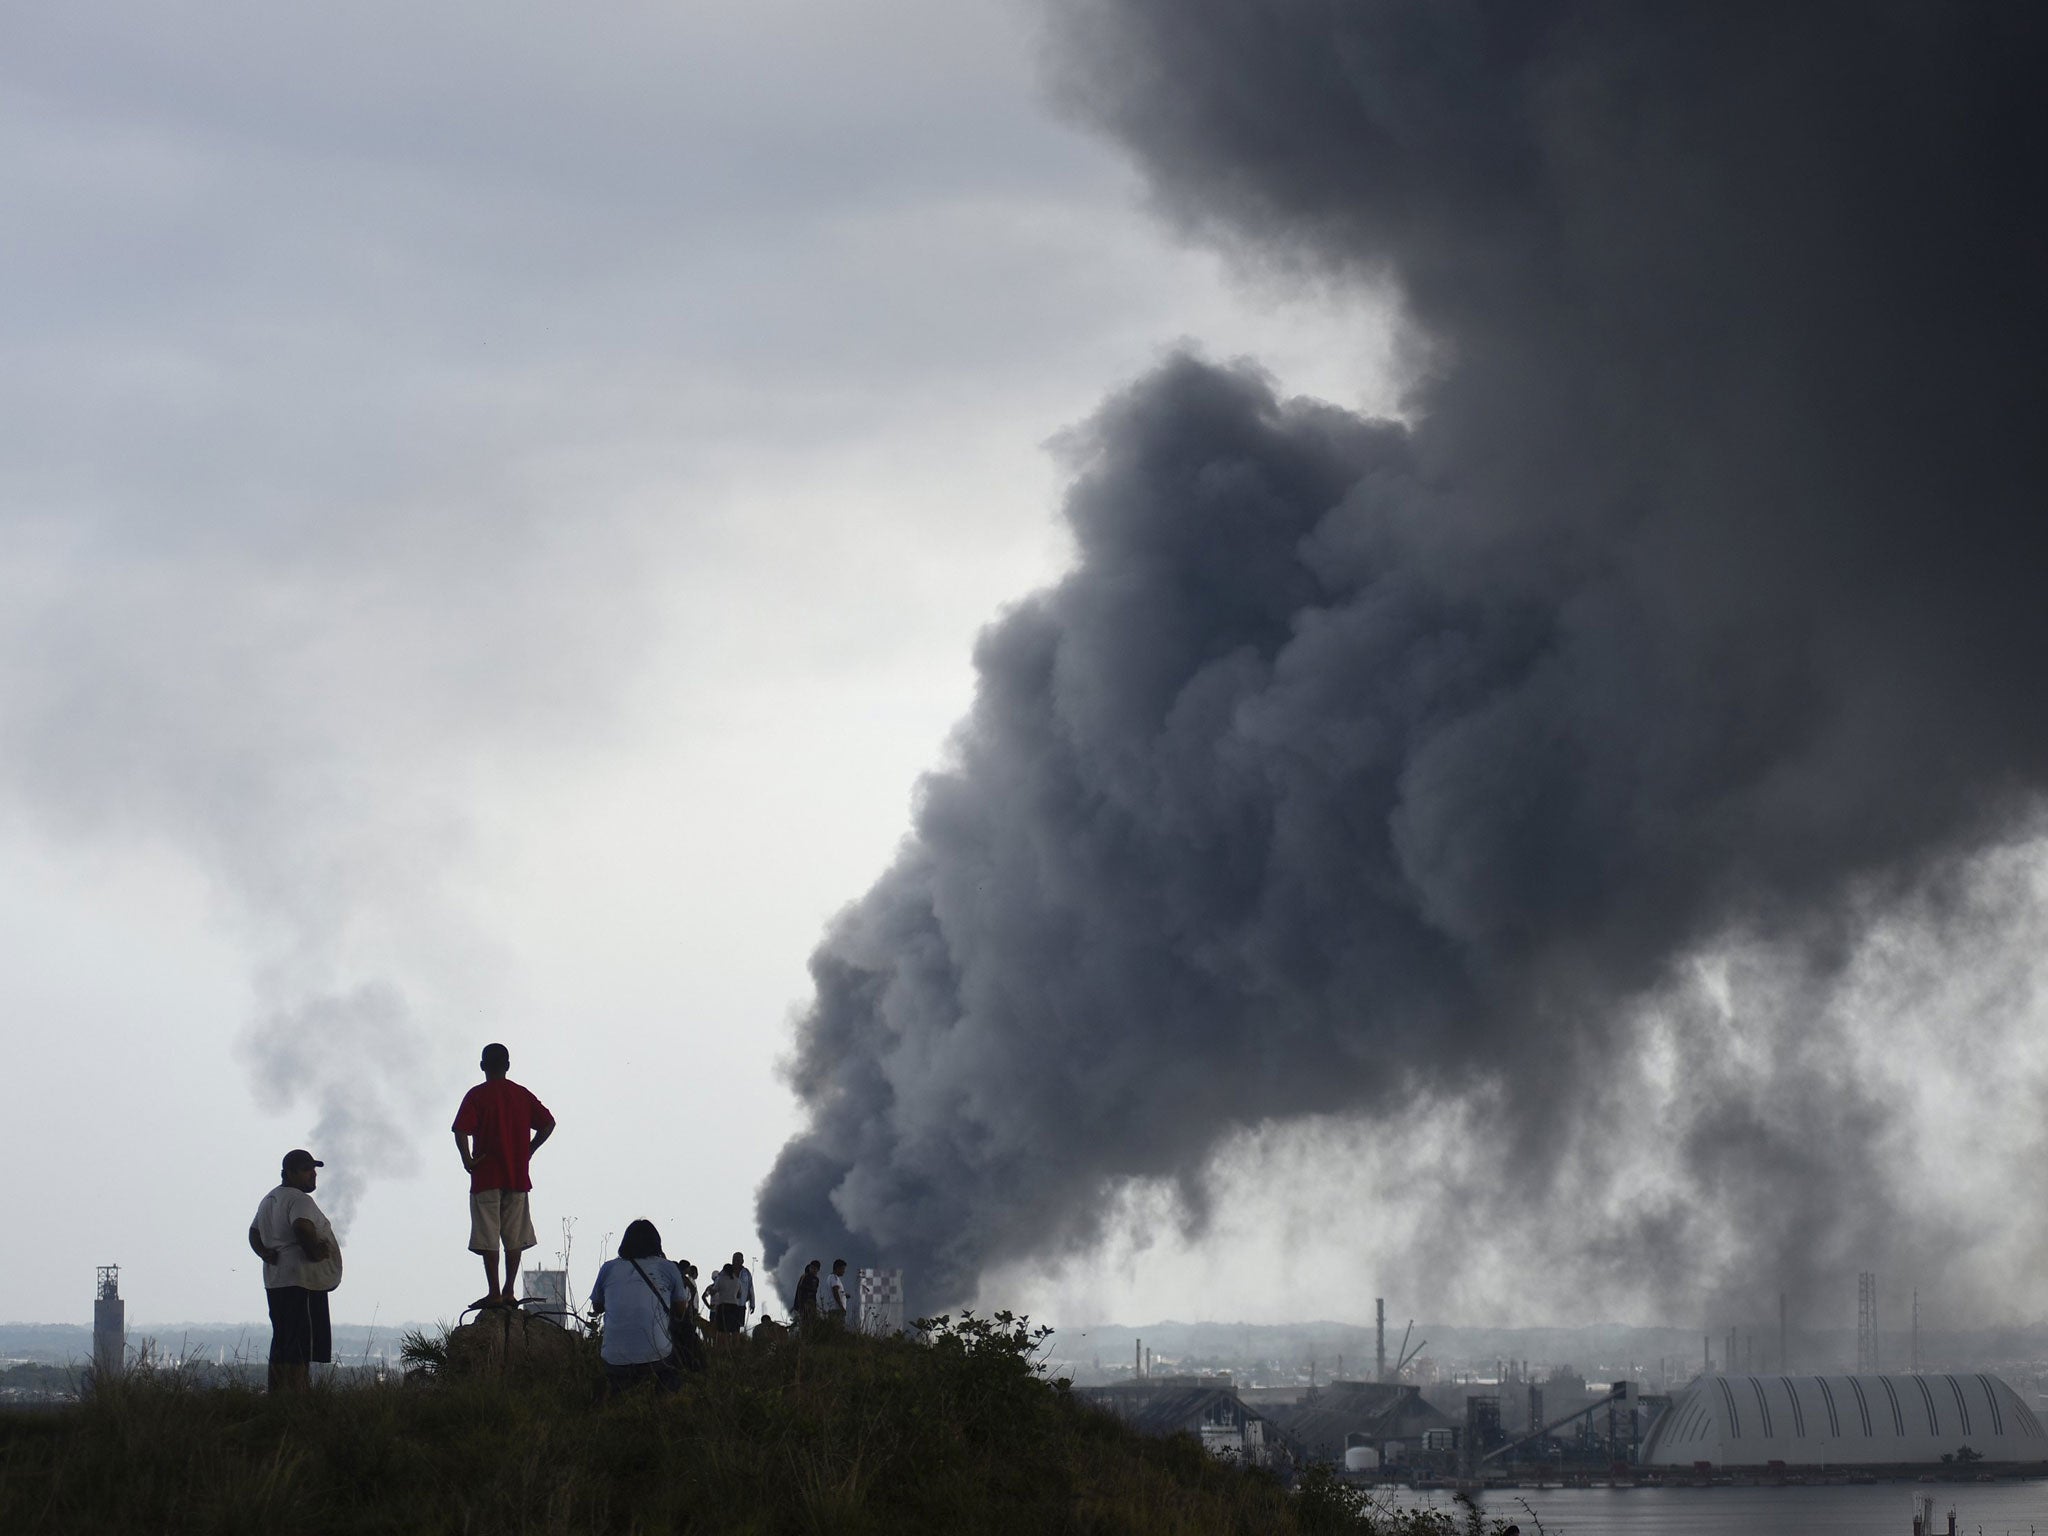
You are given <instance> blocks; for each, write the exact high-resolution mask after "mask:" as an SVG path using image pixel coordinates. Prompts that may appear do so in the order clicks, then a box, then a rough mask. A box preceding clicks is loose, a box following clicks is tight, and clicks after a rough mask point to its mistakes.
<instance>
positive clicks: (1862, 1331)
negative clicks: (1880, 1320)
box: [1856, 1270, 1878, 1376]
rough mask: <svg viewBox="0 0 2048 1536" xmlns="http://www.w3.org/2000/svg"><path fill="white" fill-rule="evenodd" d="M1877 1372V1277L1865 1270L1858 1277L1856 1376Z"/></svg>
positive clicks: (1870, 1374) (1871, 1374) (1873, 1374)
mask: <svg viewBox="0 0 2048 1536" xmlns="http://www.w3.org/2000/svg"><path fill="white" fill-rule="evenodd" d="M1877 1372H1878V1359H1877V1276H1876V1275H1874V1274H1872V1273H1871V1272H1870V1271H1869V1270H1865V1271H1864V1272H1863V1273H1862V1274H1860V1275H1858V1276H1857V1277H1856V1374H1857V1375H1859V1376H1875V1375H1876V1374H1877Z"/></svg>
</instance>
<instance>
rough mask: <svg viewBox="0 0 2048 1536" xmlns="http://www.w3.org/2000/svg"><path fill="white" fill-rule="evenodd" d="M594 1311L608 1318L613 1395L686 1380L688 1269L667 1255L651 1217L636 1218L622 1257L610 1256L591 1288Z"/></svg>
mask: <svg viewBox="0 0 2048 1536" xmlns="http://www.w3.org/2000/svg"><path fill="white" fill-rule="evenodd" d="M590 1310H591V1311H592V1312H594V1313H597V1314H598V1315H600V1316H602V1317H603V1318H604V1343H603V1346H602V1348H601V1350H600V1353H601V1354H602V1356H603V1357H604V1374H605V1388H606V1393H607V1395H609V1394H611V1393H615V1392H619V1391H622V1390H623V1389H625V1388H627V1387H631V1386H636V1385H638V1384H639V1383H641V1382H647V1381H651V1382H653V1383H654V1386H655V1389H656V1390H657V1391H661V1392H673V1391H675V1390H676V1388H677V1387H678V1386H680V1385H681V1384H682V1379H681V1375H680V1372H681V1369H682V1367H683V1366H684V1365H691V1368H692V1369H699V1368H701V1367H700V1366H697V1365H694V1364H692V1362H691V1361H690V1360H689V1359H688V1346H686V1345H685V1343H684V1341H685V1340H689V1341H690V1343H691V1344H694V1335H693V1334H692V1332H691V1331H690V1328H689V1321H688V1320H689V1309H688V1304H687V1302H686V1300H685V1291H684V1282H683V1273H682V1271H681V1270H679V1269H678V1268H676V1266H675V1265H674V1264H672V1263H670V1262H669V1260H668V1259H666V1258H664V1257H663V1256H662V1252H661V1233H660V1232H659V1231H658V1230H657V1229H656V1227H655V1225H654V1223H653V1222H651V1221H647V1220H645V1219H641V1220H637V1221H634V1222H632V1223H630V1224H629V1225H628V1226H627V1228H626V1232H625V1235H624V1236H623V1237H621V1238H620V1239H619V1256H618V1257H617V1258H615V1259H607V1260H606V1261H605V1263H604V1266H603V1267H602V1268H601V1269H599V1270H598V1272H597V1280H596V1282H595V1283H594V1284H593V1285H592V1286H591V1288H590Z"/></svg>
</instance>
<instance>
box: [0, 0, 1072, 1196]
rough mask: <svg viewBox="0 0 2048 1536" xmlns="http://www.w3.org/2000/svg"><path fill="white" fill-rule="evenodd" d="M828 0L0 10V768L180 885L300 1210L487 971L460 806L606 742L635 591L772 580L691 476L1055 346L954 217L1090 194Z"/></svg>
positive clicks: (20, 802) (40, 815)
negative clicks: (233, 983)
mask: <svg viewBox="0 0 2048 1536" xmlns="http://www.w3.org/2000/svg"><path fill="white" fill-rule="evenodd" d="M828 11H829V8H824V7H818V6H815V5H811V4H773V3H771V4H768V5H764V6H760V7H756V8H754V9H753V10H752V12H751V13H750V15H749V17H748V19H747V20H746V22H745V24H744V26H739V25H733V24H729V23H728V22H726V21H723V20H721V19H719V18H716V17H711V16H709V15H701V16H683V15H681V14H679V13H671V12H669V11H659V10H645V9H643V10H642V11H640V12H638V13H635V14H633V15H630V16H627V15H621V16H617V17H613V18H609V19H608V20H606V21H605V22H602V23H599V24H595V25H593V24H592V22H591V20H590V18H588V17H586V16H581V15H574V16H572V15H571V14H570V13H568V12H566V11H564V10H562V8H560V7H554V6H545V5H515V6H513V7H510V8H503V7H497V8H480V7H472V8H467V9H465V8H463V7H457V8H455V9H454V10H452V11H447V12H443V13H439V14H437V15H436V16H434V17H431V18H427V17H422V16H420V15H418V14H417V13H416V12H414V11H411V10H408V9H407V8H405V7H403V6H393V5H380V4H373V5H371V6H368V7H366V8H363V9H361V10H357V11H352V12H350V13H349V14H348V15H346V16H344V15H341V14H340V13H325V12H314V11H299V12H291V13H285V12H279V11H276V10H275V9H274V8H268V7H262V6H243V7H236V6H226V7H221V6H199V7H193V6H171V7H155V6H135V5H119V4H99V3H87V4H81V5H79V6H77V7H73V8H71V9H70V10H68V11H67V12H66V13H65V14H64V15H63V16H58V15H56V14H55V13H40V12H38V13H29V12H23V13H21V14H19V15H17V16H13V17H10V18H8V21H7V23H6V34H7V47H6V48H5V49H0V85H4V86H5V89H4V90H0V97H4V100H5V105H4V106H0V136H4V137H5V138H6V139H7V140H8V141H9V143H10V145H11V146H13V148H14V151H15V152H13V153H10V154H9V155H7V156H5V157H4V158H0V192H4V195H5V198H6V201H7V202H8V204H9V206H10V208H11V209H13V216H12V218H11V220H10V234H9V236H8V237H7V238H6V239H5V240H4V241H0V282H4V284H5V286H6V288H7V290H8V291H9V292H10V293H11V294H13V295H15V296H16V302H14V303H11V304H10V305H9V306H7V310H6V313H5V314H4V315H0V348H4V350H5V352H6V354H7V356H8V358H9V361H10V364H11V365H12V366H10V367H9V368H8V369H7V370H6V371H5V377H4V379H0V791H4V793H5V794H6V795H7V796H8V798H9V801H10V807H12V806H20V807H22V808H24V809H25V810H26V812H27V819H28V824H29V825H31V826H33V827H34V828H35V829H36V831H37V832H38V833H40V834H44V835H50V836H54V837H56V838H58V839H60V840H61V841H63V842H64V843H65V844H66V845H67V846H71V845H73V844H74V843H76V842H90V841H93V840H99V841H102V842H104V843H105V844H106V845H109V846H113V847H145V848H164V849H168V850H170V851H171V854H172V856H173V857H176V858H180V859H184V860H188V861H190V862H191V863H193V864H195V865H196V866H197V867H199V868H201V869H203V870H204V871H205V872H206V874H207V876H208V877H209V878H210V880H211V881H212V883H213V888H214V892H215V894H216V895H217V897H218V899H219V902H220V907H221V909H222V913H223V914H224V915H225V921H226V923H227V925H228V926H229V927H231V928H232V930H233V931H234V933H235V935H236V936H237V937H238V938H239V939H241V940H242V941H243V942H244V943H245V945H246V947H247V948H248V950H249V951H250V954H251V975H252V986H251V992H252V1007H251V1013H252V1022H251V1029H250V1032H249V1037H248V1042H247V1047H246V1050H247V1055H248V1057H249V1059H250V1062H251V1064H252V1065H253V1067H254V1068H255V1073H256V1080H257V1090H258V1094H259V1097H260V1101H261V1103H262V1105H263V1106H264V1107H266V1108H269V1109H273V1110H277V1109H282V1108H284V1107H285V1106H287V1105H291V1106H294V1107H296V1108H298V1109H300V1110H302V1111H303V1112H304V1113H305V1114H306V1115H307V1117H308V1119H309V1121H310V1122H312V1123H313V1125H314V1127H315V1130H314V1131H313V1132H312V1133H309V1134H312V1135H317V1136H320V1137H330V1138H332V1140H333V1143H334V1146H333V1148H332V1149H323V1150H333V1151H334V1154H335V1155H333V1156H330V1157H329V1162H330V1164H331V1166H330V1168H329V1170H328V1178H329V1182H330V1185H332V1186H335V1187H337V1188H340V1187H342V1181H343V1179H344V1178H345V1177H346V1175H344V1172H343V1167H344V1165H347V1166H348V1168H349V1171H350V1173H352V1174H354V1175H356V1176H362V1175H366V1174H372V1173H377V1172H383V1171H388V1170H392V1169H396V1168H400V1167H403V1166H405V1160H406V1156H407V1151H406V1144H407V1143H408V1142H409V1140H410V1136H411V1130H410V1128H411V1127H413V1126H415V1125H417V1124H418V1118H417V1116H415V1115H414V1114H413V1109H414V1107H415V1106H414V1105H413V1104H412V1103H411V1102H410V1100H409V1099H408V1097H407V1088H406V1084H407V1083H408V1081H412V1080H416V1078H417V1077H418V1076H419V1075H421V1074H423V1073H424V1072H426V1071H427V1070H428V1067H427V1066H425V1065H423V1064H422V1063H423V1058H425V1057H428V1056H430V1055H431V1050H430V1046H431V1044H432V1043H433V1042H434V1041H436V1040H438V1039H439V1038H441V1036H442V1034H443V1029H442V1024H443V1020H444V1017H445V1013H446V1007H445V1005H446V1004H447V1002H448V997H449V994H451V993H454V994H460V995H461V997H462V1001H463V1003H464V1005H465V1006H464V1016H465V1017H466V1018H469V1019H470V1020H472V1023H473V1024H474V1022H476V1020H475V1016H476V1014H477V1012H479V1011H484V1010H486V1009H487V1007H488V1004H489V1001H490V991H491V989H490V987H489V985H488V984H487V982H485V981H476V982H475V984H474V985H471V986H468V987H463V986H450V985H442V986H441V989H440V995H439V996H437V995H436V990H435V989H436V984H437V983H446V982H447V980H448V975H449V973H453V972H459V971H461V970H463V968H464V967H465V966H467V967H468V969H469V970H470V972H471V973H472V975H471V977H470V978H468V979H470V980H472V981H475V976H474V973H476V972H480V971H484V970H486V969H487V967H485V966H483V965H479V964H476V963H475V956H473V955H468V954H465V953H464V952H463V949H464V946H465V945H466V944H474V943H475V942H476V940H475V938H474V936H473V935H469V934H466V933H465V932H464V931H463V930H464V925H463V923H462V921H461V919H460V918H459V916H457V915H456V914H455V913H454V911H453V910H452V908H453V907H454V906H456V905H457V903H454V902H452V901H450V900H449V899H448V887H449V885H450V874H451V871H459V870H460V869H461V868H462V865H463V858H464V855H465V854H466V853H467V852H468V851H469V849H468V839H469V837H470V836H471V830H470V825H469V821H468V815H467V810H468V803H469V802H470V800H471V799H472V797H474V796H476V795H477V793H478V790H479V788H480V786H481V787H482V788H484V789H486V790H499V791H503V790H504V789H505V788H506V786H507V785H510V784H514V783H516V782H523V783H525V784H527V785H531V784H533V783H535V782H538V781H544V780H545V779H546V778H547V777H548V776H549V775H550V774H552V773H556V772H559V771H560V770H561V768H562V765H563V762H564V759H568V758H577V757H581V756H583V755H586V754H592V753H596V752H601V751H602V750H603V749H604V748H606V747H607V746H610V745H613V744H614V743H615V736H614V734H613V733H614V732H615V730H616V728H617V723H618V722H617V713H618V706H619V704H620V698H621V694H622V693H623V692H624V691H625V690H626V689H627V688H628V687H629V686H630V685H631V683H632V682H633V681H635V680H636V679H638V678H640V677H641V676H642V675H643V674H642V672H641V666H642V663H643V662H644V661H645V660H646V657H647V655H648V653H649V651H650V649H651V648H652V646H653V645H654V644H655V642H656V638H657V635H658V632H659V631H660V630H661V628H662V626H663V625H664V623H666V622H667V620H668V616H667V615H666V614H664V613H663V611H662V604H663V602H664V601H665V600H666V599H667V598H669V597H670V596H671V595H672V594H673V593H674V592H675V591H676V590H677V589H683V590H689V589H690V587H691V584H692V583H696V584H697V585H699V586H702V587H715V588H716V590H715V592H714V593H713V594H712V595H713V597H714V598H715V599H716V600H717V601H718V602H721V603H726V604H730V605H731V606H732V607H733V608H735V609H738V608H748V609H751V610H753V611H755V612H759V611H762V610H764V609H769V608H772V598H773V591H769V592H764V593H762V594H758V600H756V599H757V594H756V593H754V592H752V591H737V590H731V588H734V587H739V586H743V585H745V583H743V582H734V581H730V580H729V579H728V578H730V576H731V567H732V565H733V563H734V562H732V561H730V560H728V561H727V562H726V564H725V565H723V566H720V565H719V564H718V561H717V556H718V555H719V554H720V553H721V551H720V549H719V548H718V547H717V546H718V545H719V542H720V540H721V539H724V540H727V542H730V541H731V540H730V536H729V531H728V530H726V529H725V528H723V527H721V526H720V519H721V518H725V517H732V516H734V515H735V514H734V513H733V512H732V511H731V507H730V502H731V501H732V499H733V498H732V496H731V494H730V490H731V482H732V481H733V480H734V479H736V478H739V477H741V476H744V475H746V474H748V473H755V474H758V471H759V466H760V465H761V464H762V462H763V461H764V459H767V458H768V457H769V456H771V455H772V456H774V457H773V461H774V462H775V463H777V464H778V465H779V464H782V463H784V462H786V461H788V460H789V459H791V458H793V457H795V456H794V455H792V454H791V453H790V452H789V446H788V445H789V444H790V443H791V442H793V441H800V442H801V443H802V444H803V445H804V447H805V449H806V450H814V449H817V448H819V447H820V446H821V445H829V444H838V445H844V444H845V443H846V442H848V441H852V440H856V439H858V438H859V436H860V435H861V434H862V433H863V432H864V431H865V430H867V429H869V428H871V427H873V426H874V425H875V424H876V423H877V422H878V421H884V420H886V419H887V416H888V410H889V409H890V408H893V407H885V406H883V405H881V404H878V402H879V401H883V400H886V399H888V398H890V397H891V396H892V392H894V391H897V390H902V391H915V390H920V389H939V388H945V387H949V386H950V384H951V381H952V378H953V374H954V372H955V370H957V368H958V367H959V360H960V355H961V348H960V335H961V333H962V332H963V331H971V332H972V334H973V335H975V336H976V337H977V338H979V342H980V344H982V345H986V346H1003V347H1005V348H1008V347H1010V346H1011V344H1012V343H1014V347H1015V349H1016V355H1019V356H1029V357H1031V358H1033V359H1035V361H1036V363H1037V364H1038V365H1040V366H1041V367H1042V366H1044V365H1045V364H1046V363H1047V361H1048V359H1049V358H1053V357H1056V356H1057V348H1058V347H1059V346H1061V345H1063V343H1061V342H1059V341H1058V340H1045V339H1044V336H1043V332H1042V329H1041V328H1037V327H1034V326H1033V325H1032V324H1031V322H1030V320H1029V318H1028V315H1023V314H1021V313H1019V312H1017V311H1022V310H1023V309H1025V308H1026V306H1023V305H1019V306H1018V307H1017V311H1005V310H1002V309H1001V308H1000V307H998V306H991V305H988V304H986V303H985V302H981V301H980V300H979V299H977V298H976V297H975V296H974V295H973V293H972V292H971V291H970V290H973V288H974V284H973V283H966V282H962V281H961V273H962V271H963V269H964V261H963V259H962V256H961V250H960V247H961V244H962V239H963V237H962V233H961V230H960V228H959V227H958V226H959V224H960V222H961V221H962V220H963V219H964V220H966V221H968V222H969V223H970V224H971V221H972V216H973V212H974V210H975V209H979V210H981V211H982V212H984V213H985V214H986V216H987V217H989V218H991V219H1002V218H1008V219H1012V220H1023V221H1027V222H1028V219H1029V215H1030V213H1031V211H1032V208H1033V200H1034V199H1035V198H1043V197H1052V198H1054V199H1057V197H1059V196H1063V195H1066V194H1067V193H1069V192H1071V191H1072V190H1073V188H1074V187H1075V186H1077V185H1078V186H1083V187H1086V186H1088V185H1089V184H1090V181H1091V177H1093V176H1095V175H1096V174H1097V173H1096V172H1095V171H1094V170H1093V169H1092V167H1091V165H1090V162H1089V161H1088V158H1087V156H1086V154H1085V153H1084V152H1083V151H1081V150H1079V149H1077V148H1076V147H1075V146H1074V145H1072V144H1070V143H1068V142H1066V141H1064V140H1062V139H1061V138H1059V137H1058V136H1056V135H1053V134H1050V133H1047V132H1046V131H1045V129H1044V127H1043V125H1042V124H1041V123H1039V122H1038V121H1037V120H1036V119H1035V118H1034V117H1032V116H1030V115H1028V113H1027V111H1026V108H1027V107H1028V102H1027V101H1025V100H1024V99H1022V98H1020V97H1019V94H1018V93H1017V92H1015V91H1013V90H1009V89H1006V88H1005V86H1006V83H1007V77H1008V76H1011V75H1014V74H1015V73H1016V71H1017V70H1018V68H1019V66H1018V65H1017V64H1016V62H1015V61H1014V59H1013V57H1012V56H1011V50H1007V49H1004V48H1002V47H998V46H995V44H996V43H997V42H999V41H1000V40H1001V38H1003V37H1006V36H1007V33H1006V32H1005V30H1004V29H1003V28H1001V27H1000V26H997V25H995V24H994V23H992V22H991V19H990V15H989V12H988V11H987V10H986V9H985V8H972V9H971V12H961V11H960V10H959V8H957V7H956V8H951V9H948V8H945V7H937V6H931V5H927V4H922V3H904V4H897V3H890V4H884V5H880V6H874V7H867V8H864V9H863V12H862V14H861V15H860V17H859V18H858V19H854V18H852V17H850V16H840V15H838V14H837V13H831V14H828ZM919 50H923V53H922V57H923V58H925V59H926V60H927V62H928V63H929V64H930V65H931V68H930V70H929V73H928V75H927V77H926V78H925V80H924V82H923V85H922V86H921V87H920V88H915V89H890V90H877V89H876V88H875V86H874V80H875V79H876V78H878V77H888V78H895V79H899V80H900V79H901V78H902V76H903V71H902V69H901V61H902V60H903V59H904V58H905V57H907V56H909V55H910V54H911V53H912V52H915V51H919ZM1013 103H1015V105H1013ZM935 116H939V117H945V118H947V119H948V120H949V121H951V122H953V124H954V128H955V131H954V132H953V133H951V134H949V135H947V136H944V137H943V139H942V140H940V141H939V142H937V143H934V141H933V136H932V135H931V134H930V132H929V130H928V122H929V120H930V119H931V118H933V117H935ZM970 199H973V200H978V201H975V202H974V203H973V205H972V207H970V208H968V209H967V211H965V212H963V204H965V203H967V201H968V200H970ZM1020 243H1025V244H1028V243H1026V242H1020ZM976 276H977V278H978V277H979V276H980V273H979V272H977V273H976ZM1041 343H1042V344H1041ZM1034 347H1036V348H1038V350H1036V351H1034V350H1033V348H1034ZM825 515H827V513H826V512H822V511H821V513H820V516H821V518H822V517H823V516H825ZM788 537H789V539H790V541H791V542H792V543H800V542H803V535H802V533H801V531H798V530H791V531H790V532H789V534H788ZM707 546H712V547H711V549H710V552H709V553H708V554H707ZM788 563H791V562H785V565H786V564H788ZM777 574H778V578H779V579H780V578H783V577H785V576H786V572H783V571H779V572H778V573H777ZM774 590H780V588H779V587H777V588H775V589H774ZM705 606H706V607H707V608H708V607H709V606H710V603H709V602H707V603H706V604H705ZM760 627H761V628H762V629H766V628H767V627H768V626H767V625H765V624H764V625H762V626H760ZM785 627H789V628H795V627H798V625H797V622H796V621H789V622H787V623H786V624H785ZM721 638H722V637H721ZM705 649H706V650H707V651H710V650H711V646H710V645H707V646H706V647H705ZM705 665H706V667H707V668H709V667H713V666H716V667H719V668H720V669H721V670H723V671H726V672H731V673H741V672H743V671H744V668H743V667H737V666H734V665H733V664H732V663H731V662H730V660H729V659H727V658H721V657H718V656H716V655H715V654H714V655H710V656H708V657H707V659H706V661H705ZM687 704H688V701H685V707H687ZM522 772H523V773H525V774H526V775H527V777H526V778H525V779H524V780H523V781H522V780H521V779H520V775H521V773H522ZM437 1009H438V1010H439V1011H437ZM444 1114H445V1111H436V1112H435V1118H434V1119H433V1120H431V1121H428V1122H427V1123H428V1124H431V1125H438V1124H440V1123H442V1116H443V1115H444Z"/></svg>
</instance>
